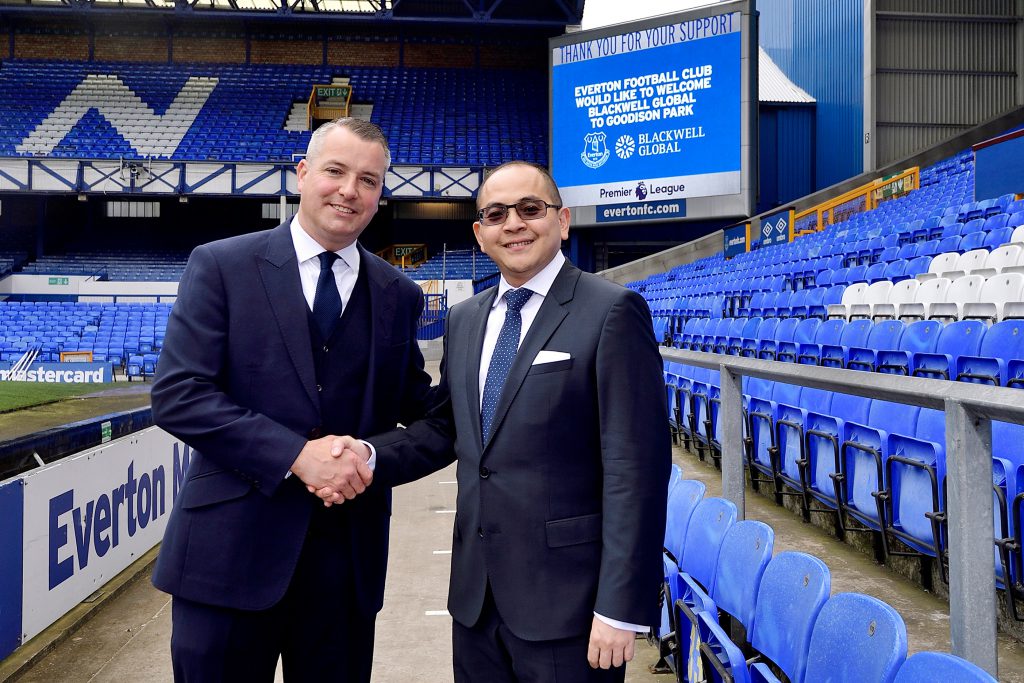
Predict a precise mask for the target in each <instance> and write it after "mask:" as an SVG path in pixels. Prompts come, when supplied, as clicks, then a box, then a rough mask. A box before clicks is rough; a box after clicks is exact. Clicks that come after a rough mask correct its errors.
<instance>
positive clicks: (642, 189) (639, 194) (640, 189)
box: [636, 180, 647, 201]
mask: <svg viewBox="0 0 1024 683" xmlns="http://www.w3.org/2000/svg"><path fill="white" fill-rule="evenodd" d="M636 198H637V199H639V200H640V201H643V200H645V199H647V186H646V185H644V181H642V180H641V181H640V182H639V183H637V185H636Z"/></svg>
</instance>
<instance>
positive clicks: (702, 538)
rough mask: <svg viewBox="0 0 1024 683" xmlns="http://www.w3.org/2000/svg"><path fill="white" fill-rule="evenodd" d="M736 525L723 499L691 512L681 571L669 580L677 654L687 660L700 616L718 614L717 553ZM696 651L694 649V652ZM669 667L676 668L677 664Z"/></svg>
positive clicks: (729, 504) (704, 502)
mask: <svg viewBox="0 0 1024 683" xmlns="http://www.w3.org/2000/svg"><path fill="white" fill-rule="evenodd" d="M735 521H736V506H735V505H734V504H733V503H732V502H731V501H728V500H725V499H724V498H704V499H703V500H701V502H700V503H699V504H698V505H697V509H695V510H694V511H693V516H692V517H691V519H690V524H689V526H688V527H687V532H686V540H685V541H684V543H683V557H682V560H681V565H680V571H679V572H678V573H677V574H676V575H675V576H674V577H672V578H671V579H670V581H669V584H670V585H673V584H674V587H673V589H672V591H671V597H672V602H671V603H670V604H672V605H673V609H674V610H675V612H676V617H675V623H676V639H677V643H678V650H677V651H678V653H679V654H680V656H682V657H687V658H688V656H689V653H690V645H691V640H690V637H691V634H692V632H693V630H694V628H695V625H696V623H697V617H696V615H697V614H699V613H700V612H717V606H716V605H715V602H714V600H712V599H711V597H710V596H711V594H713V593H714V591H715V579H716V576H717V570H718V562H719V554H720V553H719V550H720V549H721V546H722V540H723V539H724V538H725V534H726V532H728V531H729V528H730V527H731V526H732V525H733V523H734V522H735ZM694 649H696V648H694ZM672 665H674V666H676V667H678V666H680V663H679V661H678V660H676V661H673V662H672Z"/></svg>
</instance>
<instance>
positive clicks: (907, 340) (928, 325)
mask: <svg viewBox="0 0 1024 683" xmlns="http://www.w3.org/2000/svg"><path fill="white" fill-rule="evenodd" d="M941 331H942V323H940V322H938V321H937V320H918V321H916V322H913V323H911V324H910V325H907V327H906V328H905V329H904V331H903V334H902V335H901V336H900V342H899V347H898V349H897V350H879V351H878V352H877V353H876V356H875V359H876V364H877V367H876V369H877V370H878V372H884V373H888V374H896V375H910V374H911V373H912V372H913V358H914V355H915V354H918V353H934V351H935V347H936V345H937V344H938V341H939V334H940V333H941Z"/></svg>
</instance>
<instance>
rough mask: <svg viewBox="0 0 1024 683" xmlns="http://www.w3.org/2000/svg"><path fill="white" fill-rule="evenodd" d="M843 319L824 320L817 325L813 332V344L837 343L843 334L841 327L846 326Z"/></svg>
mask: <svg viewBox="0 0 1024 683" xmlns="http://www.w3.org/2000/svg"><path fill="white" fill-rule="evenodd" d="M846 324H847V323H846V321H845V320H838V319H833V320H826V321H825V322H823V323H821V324H820V325H818V329H817V330H815V332H814V343H815V344H838V343H839V339H840V337H841V336H842V334H843V328H844V327H846Z"/></svg>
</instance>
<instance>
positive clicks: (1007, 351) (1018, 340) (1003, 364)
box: [955, 320, 1024, 386]
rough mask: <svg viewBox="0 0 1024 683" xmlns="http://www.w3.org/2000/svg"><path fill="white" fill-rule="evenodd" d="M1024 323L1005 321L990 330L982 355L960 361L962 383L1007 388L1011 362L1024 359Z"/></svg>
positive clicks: (983, 341) (960, 380)
mask: <svg viewBox="0 0 1024 683" xmlns="http://www.w3.org/2000/svg"><path fill="white" fill-rule="evenodd" d="M1022 354H1024V320H1004V321H1003V322H1000V323H996V324H995V325H992V326H991V327H989V328H988V330H987V331H986V332H985V336H984V338H983V339H982V341H981V348H980V349H978V355H976V356H971V355H961V356H960V357H959V358H958V359H957V361H956V377H955V379H956V380H957V381H959V382H972V383H974V384H990V385H993V386H1006V383H1007V381H1008V379H1009V374H1008V368H1007V362H1008V361H1009V360H1010V359H1019V358H1022V357H1024V355H1022Z"/></svg>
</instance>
